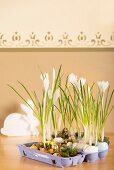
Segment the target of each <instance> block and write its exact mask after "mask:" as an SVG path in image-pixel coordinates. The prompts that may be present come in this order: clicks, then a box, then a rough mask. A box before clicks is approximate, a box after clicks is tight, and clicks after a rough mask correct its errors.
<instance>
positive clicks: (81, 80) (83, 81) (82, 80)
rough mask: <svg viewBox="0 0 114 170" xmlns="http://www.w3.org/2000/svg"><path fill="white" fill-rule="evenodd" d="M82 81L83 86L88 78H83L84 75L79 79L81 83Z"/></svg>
mask: <svg viewBox="0 0 114 170" xmlns="http://www.w3.org/2000/svg"><path fill="white" fill-rule="evenodd" d="M80 82H81V85H82V87H83V86H84V85H85V83H86V79H85V78H83V77H81V78H80V79H79V83H80Z"/></svg>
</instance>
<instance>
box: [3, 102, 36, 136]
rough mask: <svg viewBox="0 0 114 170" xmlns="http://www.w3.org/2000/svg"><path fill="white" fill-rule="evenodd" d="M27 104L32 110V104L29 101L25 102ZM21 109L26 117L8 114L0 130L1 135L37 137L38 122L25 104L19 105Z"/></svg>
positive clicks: (18, 114)
mask: <svg viewBox="0 0 114 170" xmlns="http://www.w3.org/2000/svg"><path fill="white" fill-rule="evenodd" d="M27 103H28V104H29V105H30V106H31V107H32V108H33V110H34V104H33V102H32V101H31V100H27ZM21 108H22V109H23V111H24V112H25V113H26V115H23V114H20V113H11V114H9V115H8V116H7V117H6V119H5V121H4V127H3V128H2V129H1V133H2V134H3V135H7V136H28V135H38V134H39V131H38V125H39V121H38V120H37V118H36V117H35V116H34V114H33V110H32V109H31V108H30V107H29V106H28V105H27V104H21Z"/></svg>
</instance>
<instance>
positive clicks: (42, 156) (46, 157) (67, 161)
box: [18, 142, 85, 168]
mask: <svg viewBox="0 0 114 170" xmlns="http://www.w3.org/2000/svg"><path fill="white" fill-rule="evenodd" d="M34 143H37V142H32V143H26V144H19V145H18V147H19V150H20V153H21V155H22V156H24V157H27V158H30V159H34V160H37V161H41V162H44V163H48V164H51V165H53V166H57V167H61V168H62V167H67V166H75V165H78V164H81V163H82V162H83V161H84V159H85V155H84V154H83V153H79V154H78V155H77V156H74V157H68V158H65V157H60V156H54V155H52V154H49V153H45V152H41V151H39V150H35V149H31V148H29V147H30V146H32V145H33V144H34Z"/></svg>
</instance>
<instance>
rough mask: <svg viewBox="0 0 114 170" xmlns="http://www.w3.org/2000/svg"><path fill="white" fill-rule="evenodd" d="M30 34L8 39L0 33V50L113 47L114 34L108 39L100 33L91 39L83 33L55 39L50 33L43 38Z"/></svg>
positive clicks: (65, 33)
mask: <svg viewBox="0 0 114 170" xmlns="http://www.w3.org/2000/svg"><path fill="white" fill-rule="evenodd" d="M39 36H40V33H39V35H37V34H36V33H34V32H32V33H31V34H29V35H27V37H26V38H24V37H22V36H21V34H20V33H19V32H14V33H12V34H11V36H10V39H8V38H7V37H6V36H5V34H3V33H0V48H15V47H16V48H44V47H45V48H47V47H50V48H55V47H56V48H68V47H72V48H79V47H88V48H93V47H97V48H100V47H109V48H110V47H114V32H112V34H111V35H109V37H108V39H107V38H106V37H104V36H103V35H102V33H100V32H96V33H95V34H94V35H93V36H92V37H91V38H89V37H88V35H87V34H85V33H84V32H80V33H79V34H78V35H74V36H73V38H72V37H71V36H70V34H69V33H67V32H64V33H63V34H61V36H60V37H57V36H56V35H54V34H53V33H52V32H47V33H46V34H45V35H44V36H43V38H42V39H41V38H39Z"/></svg>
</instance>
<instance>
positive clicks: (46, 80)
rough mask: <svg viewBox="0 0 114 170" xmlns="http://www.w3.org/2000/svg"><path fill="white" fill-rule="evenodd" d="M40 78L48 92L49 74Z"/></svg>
mask: <svg viewBox="0 0 114 170" xmlns="http://www.w3.org/2000/svg"><path fill="white" fill-rule="evenodd" d="M40 78H41V80H43V84H44V89H45V91H46V92H47V91H48V88H49V76H48V73H44V74H41V76H40Z"/></svg>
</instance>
